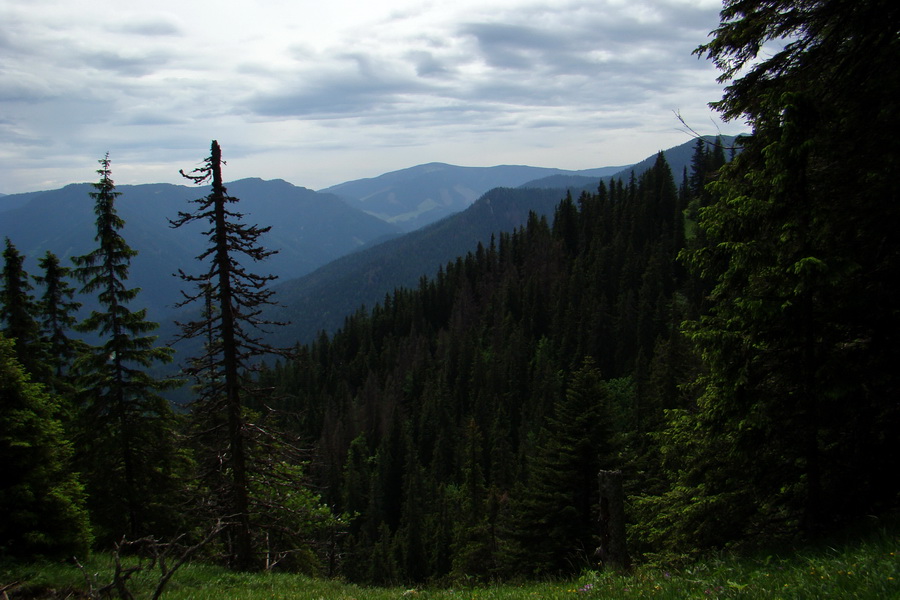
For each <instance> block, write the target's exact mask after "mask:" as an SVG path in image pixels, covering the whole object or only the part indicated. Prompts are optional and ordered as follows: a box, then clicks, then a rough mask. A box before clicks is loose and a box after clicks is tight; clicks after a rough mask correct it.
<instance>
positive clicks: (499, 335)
mask: <svg viewBox="0 0 900 600" xmlns="http://www.w3.org/2000/svg"><path fill="white" fill-rule="evenodd" d="M696 152H697V160H696V169H695V172H694V176H695V177H694V179H695V180H696V181H698V182H700V181H701V180H702V179H704V178H705V176H706V174H707V173H712V172H714V171H715V169H716V168H717V167H718V166H720V165H721V164H722V163H724V161H725V157H724V153H723V152H721V149H720V148H715V149H714V148H710V147H707V145H706V144H704V143H703V142H702V141H698V146H697V150H696ZM717 161H718V162H717ZM697 185H698V187H699V186H700V183H698V184H697ZM690 199H691V197H690V190H689V186H688V185H687V184H686V185H684V186H683V187H682V189H681V190H679V189H677V187H676V185H675V183H674V178H673V175H672V173H671V171H670V169H669V167H668V165H667V164H666V162H665V160H664V159H663V157H662V155H661V154H660V155H659V157H658V159H657V162H656V164H655V165H654V167H653V168H652V169H651V170H649V171H647V172H646V173H645V174H643V175H642V176H641V177H640V178H632V179H631V180H630V181H628V182H623V181H621V180H619V181H614V182H612V183H611V184H610V185H608V186H607V185H605V184H601V185H600V187H599V189H598V191H597V193H595V194H587V193H585V194H583V195H582V196H581V197H580V198H578V199H577V200H574V199H572V198H571V197H567V198H565V199H564V200H563V201H562V202H561V203H560V204H559V206H558V208H557V209H556V212H555V215H554V217H553V219H552V224H551V223H549V222H548V221H547V219H544V218H539V217H537V216H536V215H532V217H531V218H530V220H529V221H528V223H527V225H526V226H524V227H522V228H521V229H519V230H517V231H515V232H512V233H508V234H506V233H505V234H501V235H500V236H499V238H498V239H495V240H494V241H492V243H491V244H490V245H489V246H488V247H483V246H479V247H478V249H477V250H475V251H474V252H472V253H470V254H468V255H467V256H466V257H461V258H459V259H457V260H456V261H455V262H452V263H450V264H448V265H447V266H446V267H445V268H444V269H441V270H440V271H439V272H438V273H437V275H436V276H435V277H434V278H432V279H429V278H423V279H422V280H421V282H420V284H419V286H418V289H415V290H403V289H400V290H397V291H395V292H394V293H393V294H392V295H389V296H387V297H386V298H385V299H384V301H383V302H382V303H380V304H379V305H377V306H375V307H374V308H373V309H372V310H371V311H365V310H360V311H359V312H357V313H356V314H354V315H353V316H351V317H348V319H347V320H346V323H345V325H344V327H343V328H342V329H341V330H340V331H339V332H338V333H337V334H335V335H334V336H333V338H330V339H328V338H326V337H324V336H323V337H321V338H320V339H319V340H318V341H317V342H316V343H314V344H312V345H310V346H309V347H305V348H301V349H300V357H299V358H298V359H297V360H296V361H294V362H291V363H288V364H283V365H279V366H277V367H275V368H274V369H272V370H271V371H270V372H267V373H265V374H264V375H263V376H262V378H261V383H263V384H267V385H269V386H272V387H274V388H275V390H276V391H275V394H274V396H275V398H276V400H275V401H276V402H277V406H278V408H280V409H282V410H285V411H287V412H291V413H298V414H299V415H300V416H299V420H298V421H297V423H296V425H295V426H296V427H297V428H298V433H300V434H302V435H305V436H307V438H308V439H310V441H315V442H316V443H317V447H318V449H319V455H318V471H317V473H318V476H319V483H320V484H321V486H322V489H323V490H324V497H325V498H326V500H327V501H328V502H330V503H331V504H332V505H333V506H334V507H335V508H336V510H337V511H339V512H346V513H349V514H351V515H353V516H354V517H353V520H352V522H351V525H350V528H349V531H348V534H347V537H346V539H345V540H344V542H343V549H344V557H343V572H344V573H345V574H346V575H348V576H351V577H355V578H359V579H364V580H367V581H378V582H389V581H399V580H422V579H424V578H433V577H442V576H447V575H451V574H456V575H466V576H474V575H478V576H497V575H532V574H548V573H558V572H564V571H570V570H572V569H573V568H578V567H580V566H589V565H590V564H592V563H595V562H596V559H595V558H593V557H592V555H593V553H594V550H595V548H596V545H597V544H596V540H595V530H596V525H595V523H596V519H597V515H596V513H595V506H596V504H597V493H598V492H597V489H596V488H597V485H596V477H597V471H598V470H599V469H600V468H625V469H629V470H631V471H635V469H637V470H639V471H640V478H641V480H649V479H651V478H653V477H656V476H658V474H657V473H655V471H656V470H658V467H657V465H656V464H654V461H653V460H650V459H649V456H648V454H647V453H648V451H649V448H648V445H649V444H650V437H649V436H648V432H650V431H653V430H655V429H656V428H657V427H658V425H659V423H660V422H661V420H662V418H663V410H664V409H666V408H674V407H675V406H680V405H681V401H680V400H679V393H678V390H677V384H678V383H679V381H680V380H683V379H684V378H685V376H686V375H687V374H688V373H689V371H690V369H692V368H693V361H692V359H691V357H690V356H689V355H688V353H687V352H686V351H685V350H680V348H683V347H684V343H683V340H681V339H680V334H679V333H678V325H679V324H680V322H681V321H682V320H683V319H684V318H685V317H686V314H685V312H686V311H687V310H688V307H689V306H690V304H691V302H690V300H689V296H690V295H691V294H697V290H696V288H698V287H699V286H702V282H697V281H694V280H693V279H692V278H690V277H689V276H688V275H687V274H686V273H685V271H684V269H682V268H680V267H679V266H678V264H677V263H676V257H677V255H678V253H679V252H680V251H681V249H682V248H683V247H684V244H685V239H686V236H685V230H686V229H688V227H686V223H685V217H684V215H685V213H686V212H687V211H686V209H687V207H688V203H689V200H690ZM373 556H374V557H376V558H377V560H372V557H373Z"/></svg>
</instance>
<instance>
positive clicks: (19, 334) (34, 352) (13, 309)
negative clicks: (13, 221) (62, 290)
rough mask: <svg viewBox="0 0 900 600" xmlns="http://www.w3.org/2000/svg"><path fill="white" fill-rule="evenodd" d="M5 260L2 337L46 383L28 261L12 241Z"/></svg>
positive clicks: (0, 292)
mask: <svg viewBox="0 0 900 600" xmlns="http://www.w3.org/2000/svg"><path fill="white" fill-rule="evenodd" d="M3 260H4V264H3V282H2V283H3V289H2V290H0V308H2V309H3V310H2V313H0V316H2V320H3V334H4V335H5V336H6V337H7V338H8V339H10V340H12V342H13V344H14V345H15V350H16V355H17V357H18V359H19V361H20V362H21V363H22V365H23V367H24V368H25V370H26V371H27V372H28V373H30V374H31V375H32V376H33V377H36V378H37V379H38V380H41V381H43V380H45V379H46V376H47V375H48V372H49V369H48V367H47V363H46V361H45V359H46V356H45V353H44V344H43V340H42V338H41V328H40V323H39V322H38V305H37V303H36V302H35V299H34V296H33V295H32V293H31V291H32V290H33V289H34V288H33V287H32V285H31V282H30V281H29V276H28V273H26V272H25V268H24V263H25V257H24V256H23V255H22V254H21V253H20V252H19V251H18V250H17V249H16V247H15V246H14V245H13V243H12V242H11V241H10V239H9V238H6V248H5V249H4V250H3Z"/></svg>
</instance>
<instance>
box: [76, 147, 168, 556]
mask: <svg viewBox="0 0 900 600" xmlns="http://www.w3.org/2000/svg"><path fill="white" fill-rule="evenodd" d="M99 163H100V165H101V168H100V169H99V170H98V171H97V173H98V174H99V175H100V180H99V182H98V183H95V184H94V188H95V190H96V191H94V192H91V194H90V196H91V198H93V199H94V201H95V206H94V212H95V214H96V216H97V219H96V230H97V233H96V236H95V238H94V239H95V241H96V242H97V244H98V246H97V248H96V249H95V250H93V251H91V252H90V253H88V254H85V255H83V256H78V257H74V258H73V259H72V260H73V262H74V263H75V265H76V268H75V269H74V270H73V275H74V276H75V278H76V279H78V280H79V281H80V282H81V283H82V287H81V290H80V291H81V293H82V294H94V295H96V298H97V302H98V304H99V308H97V309H95V310H93V311H91V313H90V315H88V317H87V318H86V319H85V320H84V321H82V322H81V323H80V324H79V325H78V330H79V331H81V332H83V333H90V334H93V336H95V337H96V339H97V340H98V341H99V344H98V345H95V346H90V348H89V349H88V350H87V351H86V352H84V353H83V354H82V355H81V356H79V357H78V359H77V360H76V361H75V364H74V365H73V371H74V373H75V374H76V385H77V386H78V399H79V404H80V406H79V409H78V412H79V415H78V419H79V423H78V425H77V428H78V435H77V438H76V444H77V449H78V461H79V464H78V467H79V470H81V472H83V473H84V474H85V479H86V482H85V483H86V484H87V489H88V493H89V496H90V503H89V507H90V509H91V513H92V519H93V520H94V522H95V524H96V526H97V528H98V531H97V533H98V538H100V541H111V540H118V539H119V538H121V537H122V536H123V535H129V536H141V535H147V534H150V533H154V534H161V533H163V532H164V531H166V530H168V529H169V528H170V527H172V526H173V525H174V524H175V523H176V522H177V519H175V517H174V512H173V511H175V510H176V507H175V506H173V504H172V503H173V494H174V493H175V491H176V490H177V489H178V488H179V487H180V484H179V483H178V481H177V476H178V464H179V459H178V457H177V452H176V450H175V448H174V438H173V435H174V415H173V413H172V411H171V408H170V407H169V404H168V402H167V401H166V400H165V399H164V398H163V397H162V396H160V394H159V392H161V391H162V390H165V389H167V388H170V387H172V386H173V385H175V382H173V381H171V380H162V379H158V378H155V377H153V376H152V375H151V374H150V373H149V372H148V370H149V369H150V368H151V367H153V366H154V365H155V364H159V363H167V362H170V361H171V360H172V354H173V351H172V349H171V348H167V347H160V346H157V345H156V336H152V335H148V333H150V332H151V331H153V330H154V329H156V328H157V325H156V323H152V322H150V321H147V319H146V310H145V309H139V310H132V309H131V304H132V303H133V302H134V300H135V299H136V297H137V295H138V291H139V290H138V289H136V288H131V289H129V288H128V287H127V280H128V271H129V267H130V264H131V259H132V258H133V257H134V256H135V255H136V254H137V253H136V252H135V251H134V250H132V249H131V248H130V247H129V246H128V244H127V243H126V242H125V239H124V238H123V237H122V235H121V234H120V232H119V231H120V230H121V229H122V227H123V226H124V225H125V223H124V221H123V220H122V218H121V217H119V216H118V214H117V211H116V208H115V201H116V198H117V197H118V196H119V192H116V191H115V184H114V182H113V180H112V178H111V171H110V159H109V155H108V154H107V155H106V156H105V157H104V158H103V159H101V160H100V161H99Z"/></svg>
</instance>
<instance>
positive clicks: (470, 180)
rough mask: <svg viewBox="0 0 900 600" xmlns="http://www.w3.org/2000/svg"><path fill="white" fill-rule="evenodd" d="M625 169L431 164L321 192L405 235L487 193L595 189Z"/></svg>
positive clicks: (347, 183)
mask: <svg viewBox="0 0 900 600" xmlns="http://www.w3.org/2000/svg"><path fill="white" fill-rule="evenodd" d="M624 168H625V167H601V168H598V169H585V170H581V171H567V170H564V169H550V168H544V167H528V166H521V165H500V166H496V167H459V166H456V165H448V164H444V163H428V164H424V165H418V166H415V167H410V168H408V169H402V170H400V171H392V172H390V173H385V174H384V175H380V176H378V177H373V178H370V179H357V180H354V181H348V182H346V183H341V184H338V185H335V186H332V187H329V188H326V189H324V190H320V191H321V192H325V193H331V194H335V195H336V196H338V197H340V198H342V199H343V200H346V201H347V203H348V204H351V205H352V206H356V207H357V208H360V209H362V210H364V211H365V212H367V213H369V214H370V215H374V216H376V217H378V218H380V219H383V220H385V221H387V222H389V223H393V224H395V225H397V226H398V227H401V228H402V229H403V230H404V231H414V230H416V229H419V228H420V227H423V226H425V225H428V224H429V223H434V222H435V221H438V220H440V219H442V218H444V217H447V216H449V215H452V214H454V213H457V212H459V211H461V210H464V209H466V208H468V207H469V206H470V205H471V204H472V203H473V202H475V200H477V199H478V198H480V197H481V196H482V195H483V194H484V193H485V192H487V191H489V190H491V189H494V188H497V187H510V188H514V187H541V188H565V187H567V186H568V185H570V184H571V183H572V178H576V179H578V180H579V181H581V183H582V184H587V183H590V182H593V184H594V185H596V183H597V181H598V180H599V179H601V178H602V177H608V176H610V175H614V174H616V173H618V172H620V171H621V170H622V169H624Z"/></svg>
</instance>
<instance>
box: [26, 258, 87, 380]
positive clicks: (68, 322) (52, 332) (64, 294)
mask: <svg viewBox="0 0 900 600" xmlns="http://www.w3.org/2000/svg"><path fill="white" fill-rule="evenodd" d="M38 266H39V267H40V268H41V269H42V270H43V273H44V274H43V275H42V276H39V277H35V281H37V282H38V283H39V284H41V285H42V286H43V288H44V293H43V294H42V295H41V297H40V300H39V301H38V305H39V308H40V317H41V326H42V329H43V335H44V337H45V339H46V343H47V355H48V362H49V364H50V367H51V368H52V370H53V378H54V381H55V382H56V384H59V383H61V379H62V377H63V375H65V374H66V373H67V372H68V370H69V367H70V366H71V364H72V361H73V360H74V359H75V357H76V356H77V354H78V352H79V350H80V349H81V348H82V345H83V342H81V341H80V340H77V339H73V338H71V337H69V331H71V330H72V329H73V328H74V327H75V325H76V324H77V322H78V320H77V318H76V316H75V313H76V311H78V309H79V308H80V307H81V303H80V302H76V301H75V300H74V299H73V298H74V295H75V289H74V288H73V287H72V286H71V285H70V284H69V282H68V280H67V278H68V275H69V271H70V269H69V268H68V267H64V266H62V265H61V264H60V262H59V259H58V258H57V257H56V255H55V254H53V253H52V252H50V251H49V250H48V251H47V254H45V255H44V257H43V258H41V260H40V261H39V262H38ZM56 384H55V385H56Z"/></svg>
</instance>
